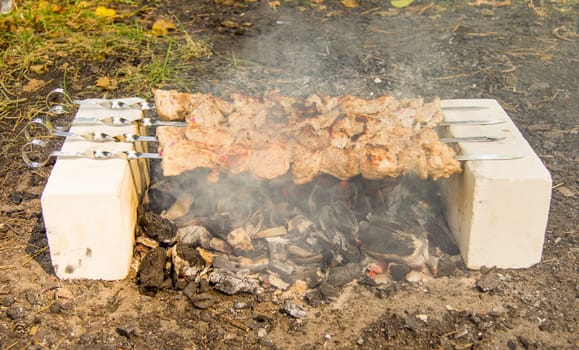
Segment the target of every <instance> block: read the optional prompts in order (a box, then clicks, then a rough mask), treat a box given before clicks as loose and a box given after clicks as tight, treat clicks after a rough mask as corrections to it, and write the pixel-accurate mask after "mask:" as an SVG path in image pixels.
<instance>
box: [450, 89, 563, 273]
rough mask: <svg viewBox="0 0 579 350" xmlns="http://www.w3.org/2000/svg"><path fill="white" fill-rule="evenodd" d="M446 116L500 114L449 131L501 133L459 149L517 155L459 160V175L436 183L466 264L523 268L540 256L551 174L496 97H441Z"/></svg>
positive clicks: (468, 133)
mask: <svg viewBox="0 0 579 350" xmlns="http://www.w3.org/2000/svg"><path fill="white" fill-rule="evenodd" d="M442 105H443V107H447V106H486V107H488V109H486V110H478V111H468V112H464V111H463V112H459V111H456V110H454V111H446V112H445V118H446V120H465V119H468V120H470V119H483V120H490V119H499V120H504V121H505V123H503V124H498V125H487V126H476V127H473V126H452V127H448V128H447V131H448V134H449V136H456V137H462V136H504V137H506V139H505V140H503V141H500V142H494V143H463V144H460V146H459V147H460V149H461V153H462V154H520V155H523V156H524V158H522V159H517V160H500V161H499V160H497V161H468V162H463V170H464V171H463V174H461V175H455V176H453V177H451V178H450V179H449V180H445V181H442V182H441V188H442V194H443V198H444V202H445V206H446V217H447V220H448V223H449V226H450V228H451V231H452V232H453V234H454V236H455V238H456V240H457V242H458V244H459V247H460V251H461V254H462V257H463V259H464V261H465V263H466V266H467V267H468V268H471V269H478V268H480V267H481V266H489V267H490V266H497V267H499V268H525V267H529V266H532V265H534V264H536V263H538V262H539V261H540V260H541V254H542V249H543V241H544V235H545V229H546V225H547V219H548V213H549V205H550V200H551V184H552V182H551V176H550V174H549V172H548V171H547V169H546V168H545V166H544V165H543V163H542V162H541V160H540V159H539V157H538V156H537V155H536V154H535V152H534V151H533V150H532V148H531V146H530V145H529V144H528V142H527V141H526V140H525V139H524V138H523V136H522V135H521V133H520V131H519V130H518V129H517V128H516V126H515V125H514V123H513V122H512V120H511V119H510V118H509V116H508V115H507V113H506V112H505V111H504V110H503V109H502V107H501V106H500V105H499V103H498V102H497V101H496V100H446V101H443V103H442Z"/></svg>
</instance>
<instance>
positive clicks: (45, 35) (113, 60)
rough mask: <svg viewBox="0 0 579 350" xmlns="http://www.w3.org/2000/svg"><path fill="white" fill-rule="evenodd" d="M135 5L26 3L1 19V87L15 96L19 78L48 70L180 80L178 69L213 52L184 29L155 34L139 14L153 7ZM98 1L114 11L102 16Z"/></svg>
mask: <svg viewBox="0 0 579 350" xmlns="http://www.w3.org/2000/svg"><path fill="white" fill-rule="evenodd" d="M134 3H135V2H133V1H116V2H102V3H101V2H96V3H92V2H88V1H68V2H66V3H65V4H64V5H60V4H62V2H61V1H54V2H49V1H24V2H23V3H22V4H20V5H19V6H17V7H16V8H15V9H14V10H13V11H12V12H10V13H9V14H7V15H3V16H1V17H0V49H1V53H0V86H3V87H4V92H5V93H6V94H11V95H17V94H18V89H17V87H18V82H20V81H27V80H30V79H31V78H33V77H36V78H37V77H42V76H43V75H46V74H47V73H51V75H52V76H57V77H58V76H59V75H60V76H61V77H64V76H67V78H68V79H69V80H70V79H81V78H82V76H85V75H87V74H86V73H87V72H86V68H87V67H90V68H91V73H93V74H94V75H98V74H103V75H108V76H112V77H114V78H116V79H118V80H119V81H118V82H119V85H122V84H124V83H127V86H128V87H135V86H142V85H148V86H152V85H156V84H161V83H172V82H174V81H175V80H178V79H179V74H178V73H179V72H178V70H179V68H182V69H186V68H188V65H190V64H191V62H192V61H194V60H195V59H198V58H202V57H204V56H208V55H210V50H209V49H208V47H207V45H206V44H205V43H203V42H202V41H199V40H194V39H193V38H192V37H191V36H190V35H189V34H188V33H186V32H185V31H184V30H183V29H179V28H178V29H177V30H176V31H175V32H173V33H170V34H169V35H167V36H162V37H160V36H155V35H153V34H151V31H150V29H151V28H150V26H151V25H152V23H147V22H145V21H144V20H142V19H141V18H140V17H139V16H138V15H139V14H141V13H146V12H147V11H149V10H150V9H149V8H147V7H146V6H145V7H141V8H138V7H136V5H134ZM99 5H100V6H104V7H105V8H111V9H112V8H116V12H115V14H114V15H113V16H110V15H104V16H99V15H98V13H97V11H96V9H97V6H99ZM78 62H82V63H83V65H82V66H80V65H79V64H78ZM99 65H101V66H102V68H99ZM95 67H97V68H95ZM169 67H171V69H169ZM127 73H131V74H127ZM60 83H62V82H60Z"/></svg>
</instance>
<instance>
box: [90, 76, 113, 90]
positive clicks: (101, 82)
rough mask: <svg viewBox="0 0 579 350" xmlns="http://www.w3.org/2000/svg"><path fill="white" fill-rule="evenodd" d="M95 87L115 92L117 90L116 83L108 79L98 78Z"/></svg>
mask: <svg viewBox="0 0 579 350" xmlns="http://www.w3.org/2000/svg"><path fill="white" fill-rule="evenodd" d="M95 85H96V86H98V87H100V88H103V89H106V90H115V89H116V88H117V82H116V81H115V80H114V79H111V78H109V77H100V78H98V79H97V81H96V84H95Z"/></svg>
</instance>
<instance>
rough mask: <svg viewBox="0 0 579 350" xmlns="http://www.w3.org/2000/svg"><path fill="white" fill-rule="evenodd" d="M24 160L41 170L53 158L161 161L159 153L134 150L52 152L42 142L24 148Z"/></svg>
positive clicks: (25, 145) (22, 153)
mask: <svg viewBox="0 0 579 350" xmlns="http://www.w3.org/2000/svg"><path fill="white" fill-rule="evenodd" d="M21 156H22V160H23V161H24V163H25V164H26V165H28V166H29V167H31V168H39V167H42V166H45V165H46V164H48V161H49V160H50V158H52V157H57V158H86V159H93V160H107V159H125V160H135V159H161V158H162V157H161V155H160V154H158V153H144V152H137V151H133V150H129V151H122V152H115V153H113V152H110V151H106V150H101V149H92V150H91V149H89V150H86V151H83V152H63V151H50V149H49V147H48V144H47V143H46V142H44V141H42V140H32V141H30V142H27V143H26V144H24V146H22V152H21Z"/></svg>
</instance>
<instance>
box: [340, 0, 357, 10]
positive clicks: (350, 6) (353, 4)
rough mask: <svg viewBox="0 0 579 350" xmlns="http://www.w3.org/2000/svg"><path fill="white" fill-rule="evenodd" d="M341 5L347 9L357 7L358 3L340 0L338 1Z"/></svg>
mask: <svg viewBox="0 0 579 350" xmlns="http://www.w3.org/2000/svg"><path fill="white" fill-rule="evenodd" d="M340 2H341V3H342V5H344V6H346V7H347V8H351V9H353V8H356V7H358V6H359V5H358V1H356V0H342V1H340Z"/></svg>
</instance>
